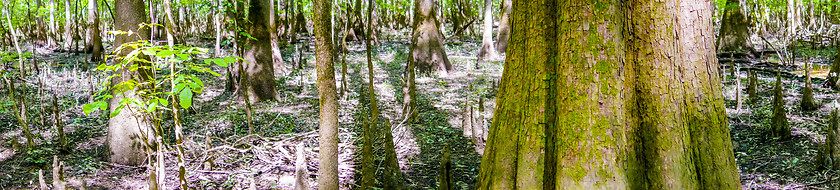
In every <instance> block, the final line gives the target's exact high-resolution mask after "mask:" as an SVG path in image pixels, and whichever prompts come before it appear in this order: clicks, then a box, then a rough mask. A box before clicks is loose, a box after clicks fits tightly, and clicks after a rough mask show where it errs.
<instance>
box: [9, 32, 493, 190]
mask: <svg viewBox="0 0 840 190" xmlns="http://www.w3.org/2000/svg"><path fill="white" fill-rule="evenodd" d="M303 41H306V42H307V43H306V44H301V45H290V46H289V47H287V48H284V49H283V51H282V52H283V57H284V60H285V64H286V65H287V68H288V70H289V72H287V73H278V74H277V76H276V77H277V78H278V81H277V85H276V86H275V87H277V89H278V92H279V93H278V94H279V99H278V101H271V102H260V103H255V104H254V105H253V106H252V107H253V110H254V114H253V119H252V121H253V126H254V131H255V134H253V135H249V134H248V126H247V116H246V113H245V110H244V107H245V106H244V103H242V102H241V101H236V100H235V97H233V96H232V95H231V93H229V92H225V90H224V84H225V81H224V78H222V77H215V76H212V75H201V76H199V78H201V79H202V80H203V81H205V82H204V83H205V84H206V89H205V90H204V91H203V93H201V94H200V95H198V96H197V97H196V100H195V101H196V103H195V104H194V105H195V106H194V108H190V109H191V110H190V111H189V112H187V113H185V116H184V117H183V121H184V126H185V128H184V131H185V136H186V137H187V139H186V140H185V149H186V168H187V173H188V179H187V180H188V181H189V182H190V187H191V188H197V189H229V188H237V189H238V188H247V187H255V188H257V189H293V187H294V183H295V181H294V180H295V179H294V167H295V165H294V163H295V155H296V153H297V151H298V150H297V149H296V145H298V144H301V143H302V144H304V148H303V150H302V151H303V153H304V155H305V157H306V164H307V166H308V167H307V168H308V174H309V181H308V182H309V184H310V185H311V186H312V187H316V185H317V181H316V180H315V179H317V165H318V159H317V155H318V153H317V152H318V147H317V146H318V145H317V144H318V134H317V132H316V129H317V127H318V99H317V96H318V94H317V87H316V71H315V63H314V52H313V51H314V46H313V45H314V44H312V43H311V42H312V40H303ZM381 42H382V43H381V44H380V45H378V46H376V51H374V57H375V60H374V71H375V73H374V74H375V81H374V83H375V85H374V86H375V88H376V95H377V100H378V102H379V106H380V109H381V110H382V111H381V112H382V113H381V116H380V118H383V119H380V121H389V122H390V124H391V125H392V126H397V124H398V123H399V119H400V118H401V114H402V113H399V112H401V110H402V109H401V105H402V103H401V102H402V89H401V86H402V78H401V76H402V73H403V71H404V67H405V63H406V60H407V50H408V43H406V42H404V41H390V40H383V41H381ZM479 43H480V42H478V41H464V42H460V41H456V42H452V43H449V44H448V45H447V50H448V54H449V58H450V60H451V61H452V64H453V65H454V66H456V69H455V70H456V71H455V72H454V73H450V74H449V75H447V76H441V77H438V76H422V75H418V79H417V87H418V90H417V94H418V101H417V103H418V107H419V117H418V121H417V122H416V123H414V124H408V125H403V126H402V127H398V128H394V129H393V130H392V134H393V136H394V141H395V146H396V150H397V156H398V158H399V161H400V162H399V163H400V167H401V169H402V170H403V173H405V174H406V175H405V177H406V179H407V182H408V183H407V185H408V186H410V187H412V188H413V189H430V188H435V187H437V185H436V183H437V182H436V176H437V173H438V172H437V171H438V168H439V165H440V163H439V162H440V161H439V160H440V155H441V151H442V150H441V149H442V148H443V147H445V144H448V146H449V147H450V150H451V153H452V162H453V170H452V171H453V176H454V177H455V180H456V184H457V185H458V186H460V187H461V188H460V189H472V188H473V187H472V186H473V185H474V183H475V181H476V178H477V176H478V170H479V165H480V162H481V156H480V153H481V152H482V151H483V142H481V141H474V140H473V139H471V138H469V137H465V136H464V134H463V132H462V130H461V129H460V128H459V127H460V126H461V122H462V119H463V118H462V116H463V114H462V110H464V109H463V107H464V100H466V99H467V98H466V97H468V96H469V97H470V99H472V100H476V98H478V97H483V98H485V101H484V103H485V107H486V108H487V109H486V110H485V112H484V114H485V118H486V119H485V122H484V123H487V125H489V121H491V118H492V113H493V107H494V103H495V101H492V100H493V99H494V98H495V97H494V96H495V90H493V88H492V87H491V86H492V85H493V84H495V83H498V80H499V78H501V73H502V72H501V70H502V64H501V60H503V59H500V60H499V61H497V62H489V63H485V64H482V65H481V66H479V67H475V64H476V57H475V56H474V55H475V54H476V53H477V52H475V51H477V49H478V46H479V45H480V44H479ZM305 46H309V47H305ZM349 50H350V53H349V54H348V55H347V62H348V73H347V82H348V86H347V92H346V93H345V94H344V96H343V97H340V100H339V103H340V106H339V118H340V119H339V122H340V130H339V131H340V134H339V139H340V145H339V149H340V155H339V157H340V159H339V170H340V181H341V182H340V186H341V187H342V189H352V188H355V187H358V183H357V181H359V180H358V178H359V176H357V175H355V173H354V172H353V171H356V170H357V167H360V164H359V162H360V161H361V154H360V152H361V151H357V150H361V138H360V137H361V124H360V122H357V121H362V120H361V117H362V116H364V115H366V114H367V112H366V109H367V108H366V107H365V105H366V103H367V102H368V100H367V99H368V98H367V93H366V90H365V87H366V84H367V80H368V79H367V78H368V77H367V76H368V75H367V63H366V59H365V53H366V52H365V48H364V44H362V43H359V42H350V43H349ZM41 52H48V51H41ZM83 60H85V57H84V55H68V54H65V53H48V54H38V55H36V57H35V58H34V59H30V60H29V61H32V62H37V63H40V64H42V65H41V68H40V69H41V70H40V72H37V73H35V72H33V73H30V74H29V75H28V77H27V78H26V80H25V85H23V87H20V88H23V89H26V91H25V93H26V95H27V100H26V102H27V105H29V106H28V107H29V109H28V112H29V117H33V121H39V122H36V123H35V124H33V125H32V126H35V127H34V129H33V133H35V134H36V141H35V142H36V144H37V147H36V148H34V149H33V150H29V151H25V152H21V151H16V148H15V147H20V144H23V143H24V142H25V140H24V138H23V137H22V135H21V133H22V130H21V129H20V127H19V126H18V124H17V121H16V120H15V118H14V117H13V116H12V114H11V113H10V110H9V109H8V106H9V105H10V104H11V101H10V100H9V99H8V98H5V97H4V98H5V99H2V103H3V105H4V109H3V110H0V111H3V114H2V115H0V142H2V143H0V187H3V188H4V189H6V188H11V189H15V188H25V189H30V188H34V187H37V186H38V185H39V184H38V183H39V177H38V176H39V170H43V178H44V179H45V181H46V183H48V184H50V185H51V184H52V181H53V177H52V175H51V174H52V169H53V160H54V159H53V155H57V157H56V158H58V160H59V161H62V162H64V167H63V172H64V178H65V180H66V181H67V185H68V187H72V188H77V187H80V186H81V185H82V184H83V183H85V184H86V185H87V186H88V188H91V189H143V188H145V187H148V185H147V184H146V181H147V180H146V178H147V175H148V171H147V169H146V167H143V166H141V167H135V166H124V165H119V164H114V163H110V162H107V159H106V154H107V148H106V147H107V145H106V135H105V134H106V130H107V125H108V118H107V114H103V113H101V111H97V112H94V113H92V114H90V115H85V114H84V113H83V112H82V109H81V106H82V105H84V104H86V103H89V102H90V101H91V98H90V97H91V95H92V93H93V92H96V91H99V90H101V88H102V87H101V84H102V83H101V82H102V80H104V79H105V77H106V76H105V75H106V74H105V73H102V72H101V71H97V70H95V69H93V68H95V67H96V65H93V64H89V65H85V64H84V61H83ZM298 60H303V61H302V63H304V64H303V67H302V68H301V69H293V68H295V66H296V65H297V64H296V63H301V61H298ZM213 70H214V71H216V72H218V73H222V74H224V73H225V70H224V68H221V67H213ZM336 71H338V72H339V73H338V74H336V80H337V81H338V84H339V86H338V87H339V89H341V88H342V86H341V84H342V81H341V80H342V78H341V77H342V76H341V74H340V71H341V65H340V64H338V63H336ZM470 87H472V89H470ZM6 90H7V89H6V88H3V89H2V91H4V92H3V94H6V92H5V91H6ZM53 94H54V95H55V96H56V97H57V100H58V104H59V106H58V107H59V108H58V110H60V111H61V112H60V114H59V115H60V118H61V120H62V122H63V123H64V124H65V129H64V131H65V132H66V133H67V135H68V138H69V139H68V141H69V145H68V147H69V148H67V149H61V148H60V147H59V146H58V145H57V143H56V139H57V135H56V132H55V128H54V127H53V123H54V121H53V119H52V116H53V114H52V111H51V110H53V106H52V104H51V103H50V102H51V100H52V95H53ZM472 104H475V103H472ZM476 110H477V109H476ZM34 117H37V119H36V118H34ZM475 117H477V116H475ZM162 119H163V121H164V122H163V126H167V127H166V129H165V130H168V131H170V134H167V136H165V138H166V141H168V142H174V136H173V135H172V134H171V131H172V130H173V129H172V127H169V126H172V122H171V115H164V116H163V118H162ZM40 122H43V123H40ZM208 138H209V140H210V141H211V143H210V145H209V146H208V145H207V143H206V142H207V140H208ZM476 143H478V145H476ZM375 150H376V151H377V152H376V154H377V155H378V156H376V157H377V158H379V160H376V162H377V165H378V166H381V162H382V158H383V156H381V155H382V154H384V150H383V149H382V147H380V146H376V145H375ZM165 157H166V160H167V163H166V186H167V187H170V188H172V187H176V186H177V171H178V168H177V163H176V160H177V159H176V158H175V151H174V148H172V147H169V148H168V150H167V152H166V154H165ZM208 160H212V162H213V163H214V166H213V167H207V166H204V165H205V162H207V161H208ZM380 183H381V182H380V181H377V184H378V185H381V184H380Z"/></svg>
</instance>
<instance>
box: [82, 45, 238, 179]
mask: <svg viewBox="0 0 840 190" xmlns="http://www.w3.org/2000/svg"><path fill="white" fill-rule="evenodd" d="M112 33H114V34H117V35H123V34H130V33H131V31H129V32H122V31H115V32H112ZM129 50H130V52H129V53H128V54H127V55H126V56H125V57H122V58H121V61H119V62H116V64H113V65H107V64H101V65H99V66H98V67H97V70H100V71H105V72H110V73H112V74H110V75H109V76H108V80H105V81H111V80H110V79H111V78H114V77H120V73H121V72H120V71H122V70H124V69H128V70H129V71H132V72H134V71H137V70H138V69H145V70H149V71H151V72H150V75H151V76H147V77H148V79H147V80H145V81H143V82H139V81H137V80H134V79H131V80H124V81H121V82H119V83H118V84H113V87H112V88H111V89H110V90H108V89H103V90H102V91H99V92H98V93H96V95H95V96H96V98H95V100H96V101H94V102H91V103H89V104H85V105H84V106H82V109H83V111H84V112H85V114H90V113H91V112H93V111H96V110H107V109H108V103H107V100H108V99H110V98H113V97H115V96H114V95H121V96H122V97H124V98H122V99H121V100H120V101H119V104H117V106H118V107H116V108H115V109H114V111H112V112H111V113H110V114H109V116H110V117H114V116H116V115H117V114H119V113H120V112H121V111H122V110H123V109H129V110H132V111H134V112H138V113H142V115H139V114H138V115H134V117H147V118H149V121H150V122H151V123H150V124H151V126H152V127H151V132H152V133H151V134H148V135H147V134H146V133H141V135H140V138H141V141H142V142H143V143H144V145H145V146H144V147H143V148H144V150H145V151H146V153H147V154H148V156H152V155H155V156H157V160H156V162H157V164H158V165H156V167H157V171H158V172H159V173H158V174H157V175H154V174H150V179H149V180H150V181H152V180H155V181H157V183H156V184H157V186H159V187H160V186H162V185H163V181H162V179H164V177H163V172H162V171H163V169H164V167H163V164H164V162H163V150H164V148H165V145H164V144H163V140H162V137H163V136H164V134H163V132H164V130H163V127H161V121H162V119H163V118H162V114H161V113H163V112H168V113H171V114H172V115H173V119H174V125H175V142H176V145H175V148H176V150H177V151H178V154H177V155H178V166H179V172H178V173H179V182H180V185H181V188H182V189H183V188H187V186H186V185H187V183H186V170H185V166H184V158H183V157H184V150H183V147H182V145H181V143H182V139H183V131H182V130H183V127H182V124H181V119H180V113H179V109H181V108H183V109H188V108H190V107H191V106H192V105H193V102H192V101H193V96H194V95H195V94H196V93H201V91H202V90H203V89H204V82H202V81H201V79H199V78H198V76H197V75H198V74H211V75H214V76H220V75H219V74H218V73H216V72H214V71H213V70H211V69H210V67H211V66H212V65H214V64H215V65H218V66H221V67H227V65H228V64H230V63H233V62H236V61H243V59H242V58H239V57H235V56H229V57H224V58H214V59H205V60H203V62H201V61H196V60H195V57H196V56H197V55H203V54H206V53H207V52H208V50H207V49H205V48H198V47H189V46H180V45H179V46H159V45H155V44H153V43H152V42H150V41H147V40H138V41H134V42H129V43H125V44H123V45H121V46H120V47H118V48H117V49H116V50H115V51H116V52H120V51H129ZM117 54H119V53H117ZM146 57H149V58H146ZM132 62H142V63H147V64H145V65H141V64H131V63H132ZM167 84H168V85H167ZM103 85H105V86H110V85H111V84H110V82H105V84H103ZM129 91H134V93H135V94H137V96H128V95H126V94H124V93H127V92H129ZM112 94H113V95H112ZM170 101H171V102H172V104H170ZM138 120H139V119H138ZM150 135H154V138H150V137H149V136H150ZM150 141H155V144H154V146H153V144H151V143H150ZM149 167H150V168H155V165H154V163H151V162H150V163H149ZM159 187H158V188H159ZM153 188H154V187H153Z"/></svg>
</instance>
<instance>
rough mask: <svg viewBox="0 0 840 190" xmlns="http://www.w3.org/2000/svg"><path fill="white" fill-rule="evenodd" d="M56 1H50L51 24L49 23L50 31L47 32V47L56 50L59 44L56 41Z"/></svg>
mask: <svg viewBox="0 0 840 190" xmlns="http://www.w3.org/2000/svg"><path fill="white" fill-rule="evenodd" d="M56 8H57V7H56V6H55V0H50V5H49V10H50V20H49V21H50V23H49V30H48V32H47V47H48V48H54V47H56V46H57V45H58V44H57V43H56V41H55V36H56V29H55V28H56V24H55V9H56Z"/></svg>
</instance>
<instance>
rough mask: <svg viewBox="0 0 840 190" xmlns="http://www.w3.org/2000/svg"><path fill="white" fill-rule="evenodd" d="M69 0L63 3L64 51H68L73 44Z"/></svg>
mask: <svg viewBox="0 0 840 190" xmlns="http://www.w3.org/2000/svg"><path fill="white" fill-rule="evenodd" d="M70 8H71V7H70V0H65V1H64V49H65V50H67V51H70V50H71V49H70V48H71V47H70V46H71V45H72V43H73V29H72V27H73V17H72V14H71V13H70Z"/></svg>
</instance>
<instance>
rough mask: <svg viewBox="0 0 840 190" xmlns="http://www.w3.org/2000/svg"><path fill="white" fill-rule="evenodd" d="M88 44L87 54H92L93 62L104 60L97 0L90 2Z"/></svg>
mask: <svg viewBox="0 0 840 190" xmlns="http://www.w3.org/2000/svg"><path fill="white" fill-rule="evenodd" d="M87 34H88V37H87V39H88V42H87V45H86V47H85V52H90V53H91V58H90V60H91V61H94V62H96V61H99V60H100V59H101V58H102V51H103V50H102V36H101V34H100V31H99V8H98V6H97V2H96V0H88V29H87Z"/></svg>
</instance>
